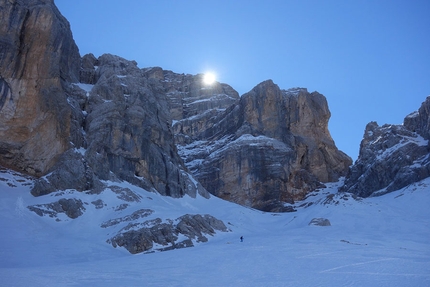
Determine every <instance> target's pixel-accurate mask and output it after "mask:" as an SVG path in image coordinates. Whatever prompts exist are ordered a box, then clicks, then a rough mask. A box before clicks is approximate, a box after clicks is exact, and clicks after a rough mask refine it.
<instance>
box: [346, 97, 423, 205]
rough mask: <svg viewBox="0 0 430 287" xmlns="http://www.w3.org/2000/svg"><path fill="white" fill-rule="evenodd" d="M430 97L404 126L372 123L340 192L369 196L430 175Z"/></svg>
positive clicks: (410, 116)
mask: <svg viewBox="0 0 430 287" xmlns="http://www.w3.org/2000/svg"><path fill="white" fill-rule="evenodd" d="M429 110H430V98H429V97H428V98H427V99H426V100H425V102H423V103H422V105H421V107H420V108H419V110H418V111H416V112H414V113H412V114H410V115H408V116H407V117H405V119H404V122H403V125H388V124H386V125H383V126H379V125H378V124H377V123H376V122H371V123H369V124H368V125H367V126H366V130H365V132H364V137H363V140H362V141H361V144H360V153H359V156H358V159H357V161H356V162H355V163H354V165H353V166H351V168H350V170H349V172H348V175H347V176H346V179H345V185H344V186H343V187H342V188H341V189H340V190H341V191H345V192H351V193H354V194H356V195H359V196H362V197H367V196H371V195H382V194H385V193H387V192H390V191H394V190H398V189H401V188H403V187H405V186H407V185H409V184H412V183H414V182H418V181H420V180H422V179H424V178H427V177H429V176H430V145H429V139H430V129H429V127H430V126H429V120H430V114H429Z"/></svg>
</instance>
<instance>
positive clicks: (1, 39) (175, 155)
mask: <svg viewBox="0 0 430 287" xmlns="http://www.w3.org/2000/svg"><path fill="white" fill-rule="evenodd" d="M0 4H1V5H0V7H2V8H1V9H0V15H1V17H0V22H1V24H2V25H0V166H2V168H1V173H2V176H1V177H0V183H1V188H2V189H1V191H2V192H4V193H2V196H4V203H3V206H2V210H3V211H4V212H3V214H4V218H5V220H3V221H2V224H3V225H4V226H7V228H8V232H7V234H8V236H6V237H5V238H3V246H4V248H6V249H2V251H1V252H3V253H2V255H4V256H2V257H4V258H11V259H10V260H8V261H5V265H4V267H5V268H6V267H7V266H8V265H10V266H15V265H14V264H18V265H17V266H19V267H22V266H23V265H22V264H24V265H25V263H23V262H21V261H22V260H23V259H24V258H27V259H28V260H30V261H32V260H37V258H38V257H43V253H49V256H50V257H49V258H46V259H43V260H46V261H44V262H46V264H48V265H53V264H56V263H61V262H62V261H61V258H59V257H56V255H55V254H52V253H51V251H47V250H48V249H49V248H48V247H47V246H45V245H44V242H49V243H50V244H52V246H56V247H55V248H57V249H61V247H60V245H58V244H59V243H58V238H55V236H59V237H60V238H61V239H62V240H65V238H67V237H68V236H71V238H72V239H70V240H68V239H67V240H66V241H67V242H68V244H70V245H72V244H76V242H80V243H79V244H81V243H82V242H86V243H85V244H88V245H85V244H84V245H81V246H80V247H82V248H83V250H84V251H85V250H90V251H89V254H90V256H94V258H96V260H98V259H103V260H104V259H106V257H105V255H104V254H105V253H106V254H109V256H112V257H113V258H116V256H117V254H118V253H117V252H122V251H118V250H126V252H128V253H132V254H135V253H150V252H157V251H165V250H171V249H182V248H184V247H190V246H199V245H200V243H202V242H207V241H208V240H209V239H211V241H212V240H215V241H216V240H221V239H214V238H213V236H214V235H216V237H217V238H218V237H219V238H224V239H225V238H228V237H229V236H236V237H239V236H238V235H239V234H238V233H239V232H240V233H243V234H244V235H245V237H246V238H247V237H248V236H252V234H253V232H257V233H259V234H260V235H259V236H261V237H263V235H262V234H263V231H264V230H266V229H264V228H263V227H264V223H261V225H259V228H262V230H259V229H258V228H257V229H256V227H255V226H254V227H253V226H252V224H251V223H250V222H252V221H253V220H256V221H257V222H268V223H269V222H273V226H272V227H271V228H268V229H267V231H268V232H269V233H273V232H274V230H276V228H275V227H274V226H275V225H277V226H278V227H279V226H282V225H286V224H287V223H288V222H290V221H293V220H294V222H300V223H297V225H296V227H297V228H299V229H300V230H302V231H300V232H299V233H300V234H301V235H304V234H303V233H306V232H307V230H308V229H302V228H305V226H307V224H308V223H309V222H311V221H312V220H313V219H315V220H313V221H312V222H316V223H317V224H323V225H327V224H329V222H331V223H333V220H335V224H334V225H336V224H337V223H336V220H337V221H339V218H341V215H340V212H341V211H339V210H338V209H336V208H337V206H338V205H339V204H340V205H343V206H347V207H345V209H341V210H342V212H345V213H348V212H350V211H349V208H351V209H354V208H357V206H360V205H359V204H361V202H366V204H367V203H369V204H370V205H372V202H373V203H374V202H377V203H378V204H383V203H382V202H383V200H382V199H380V200H379V199H368V200H366V201H363V199H362V197H369V196H374V195H383V194H386V193H388V192H395V191H397V196H403V195H405V198H413V195H411V194H412V193H413V191H414V190H415V189H419V190H421V189H422V193H425V188H424V187H427V181H426V179H427V178H428V176H429V168H428V154H429V150H428V139H429V135H430V133H429V118H430V117H429V114H428V110H429V106H428V105H429V100H426V102H425V103H423V105H422V107H421V108H420V109H419V110H418V111H417V112H415V113H413V114H411V115H409V116H407V117H406V118H405V122H404V124H403V125H399V126H395V125H384V126H382V127H379V126H378V125H377V124H376V123H374V122H372V123H369V124H368V125H367V127H366V131H365V135H364V139H363V141H362V143H361V147H360V156H359V158H358V160H357V161H356V162H355V163H354V164H353V165H352V161H351V159H350V158H349V157H348V156H347V155H346V154H344V153H343V152H341V151H339V150H338V149H337V147H336V146H335V143H334V141H333V139H332V138H331V135H330V133H329V130H328V121H329V119H330V116H331V114H330V111H329V108H328V103H327V100H326V98H325V97H324V96H323V95H322V94H320V93H318V92H308V91H307V90H306V89H305V88H292V89H287V90H285V89H281V88H279V87H278V86H277V85H276V84H275V83H273V81H271V80H267V81H264V82H262V83H260V84H258V85H256V86H255V87H254V88H253V89H252V90H251V91H249V92H248V93H246V94H244V95H242V96H239V95H238V93H237V92H236V91H235V90H234V89H233V88H232V87H231V86H229V85H228V84H224V83H214V84H212V85H207V84H204V83H203V81H202V77H203V75H189V74H178V73H175V72H172V71H167V70H163V69H162V68H160V67H150V68H143V69H141V68H139V67H138V65H137V63H136V62H135V61H130V60H126V59H124V58H122V57H119V56H115V55H110V54H104V55H101V56H100V57H98V58H96V57H95V56H94V55H92V54H87V55H84V56H82V57H81V56H80V55H79V50H78V48H77V46H76V44H75V43H74V41H73V37H72V33H71V31H70V25H69V23H68V22H67V20H66V19H65V18H64V17H63V16H62V15H61V13H60V12H59V11H58V9H57V8H56V7H55V5H54V2H53V1H52V0H28V1H23V0H0ZM344 176H345V179H344V181H343V177H344ZM411 187H413V188H415V189H410V188H411ZM401 188H405V190H407V191H408V192H404V191H403V190H402V191H399V189H401ZM338 189H339V190H340V192H339V193H338V192H337V190H338ZM392 196H393V195H390V197H385V198H391V199H392ZM222 199H224V200H227V201H230V202H225V201H224V200H222ZM317 199H318V200H317ZM419 199H420V200H423V199H424V200H425V199H426V195H425V194H420V195H419ZM392 200H394V199H392ZM347 202H348V203H347ZM349 202H352V203H351V204H349ZM395 202H396V206H397V202H407V203H408V204H410V202H409V201H408V199H405V201H403V200H400V201H399V200H397V201H395ZM237 204H239V205H240V206H238V205H237ZM312 206H315V208H313V207H312ZM412 206H413V207H415V204H412ZM324 208H329V209H330V210H332V208H333V210H336V211H334V213H335V214H336V215H335V216H333V218H324V217H323V216H324V214H325V213H324V212H322V210H324ZM405 208H406V207H405ZM218 209H219V211H218ZM256 209H257V210H258V211H257V210H256ZM233 210H234V212H233V213H231V214H230V212H231V211H233ZM304 210H307V211H304ZM309 210H313V211H312V212H313V213H314V214H313V216H312V218H310V217H311V216H310V214H311V211H309ZM375 210H376V209H360V212H370V213H371V214H373V215H375V214H378V213H375V212H376V211H375ZM390 210H391V209H390ZM418 210H419V212H417V214H416V217H419V216H425V215H426V211H424V210H423V209H422V208H421V207H420V208H418ZM294 211H295V212H294ZM279 212H292V213H291V214H289V215H286V214H279ZM299 213H302V214H306V216H305V217H303V215H299ZM244 214H253V215H252V216H251V217H252V220H251V219H249V222H248V224H247V225H242V223H241V222H242V221H241V220H242V219H243V218H244ZM318 214H321V216H319V215H318ZM405 214H406V213H405ZM254 215H255V216H254ZM391 215H392V213H384V217H383V219H381V221H380V222H379V224H382V225H383V222H382V221H384V220H389V217H387V216H391ZM278 216H279V220H277V219H276V220H273V221H272V220H269V219H272V217H273V218H277V217H278ZM299 216H300V218H304V219H303V220H301V221H296V220H295V218H296V217H297V218H298V217H299ZM354 216H356V217H357V216H359V215H358V213H357V214H354ZM245 218H246V216H245ZM424 218H425V217H424ZM414 219H416V218H415V216H414ZM368 220H370V219H369V218H368ZM8 222H10V223H8ZM405 222H408V220H403V221H402V220H401V221H400V223H399V224H402V226H404V225H405V224H406V223H405ZM420 222H421V221H420ZM33 223H34V224H36V226H37V227H36V229H39V230H41V231H40V232H38V231H37V230H36V234H37V236H39V237H38V238H37V239H36V240H39V241H38V242H35V243H34V244H30V242H31V241H28V240H29V239H27V237H29V238H31V237H32V232H33V231H34V230H33V229H31V225H32V224H33ZM422 224H423V226H424V227H423V230H419V228H418V227H417V226H415V225H414V227H413V228H412V229H411V230H412V231H413V232H417V234H420V235H427V234H428V226H427V225H426V223H425V222H424V223H422ZM47 226H48V227H49V228H47ZM339 226H342V225H339ZM342 227H343V228H345V229H344V230H343V231H339V232H340V233H339V234H338V235H339V236H341V237H342V238H341V239H339V238H338V237H336V238H337V239H338V240H343V241H341V242H343V243H345V244H351V242H352V244H354V243H355V242H356V241H354V240H352V241H351V240H350V239H345V238H344V236H345V234H347V233H344V232H345V231H351V229H350V228H346V227H345V226H342ZM28 228H30V229H28ZM306 228H307V227H306ZM339 228H340V227H339ZM21 229H22V231H20V230H21ZM304 230H306V231H304ZM360 230H361V231H363V232H371V230H369V229H366V228H363V229H360ZM251 231H252V232H251ZM260 232H261V233H260ZM15 233H16V234H17V236H18V237H15V235H14V234H15ZM245 233H246V234H245ZM233 234H234V235H233ZM281 235H282V236H283V237H284V236H285V237H287V236H288V233H282V234H279V236H281ZM318 235H321V234H318ZM50 236H51V237H53V238H51V237H50ZM405 237H407V235H405V234H402V236H400V237H397V238H398V240H399V241H401V240H402V238H405ZM305 238H307V237H305ZM358 238H360V239H363V237H362V236H358ZM331 239H332V238H331ZM337 239H336V240H337ZM384 239H387V237H384ZM60 241H61V240H60ZM275 241H276V242H278V240H275ZM413 241H414V242H416V241H418V242H420V244H421V241H420V240H419V239H417V238H415V237H414V238H413ZM14 242H17V244H16V246H15V243H14ZM18 242H19V243H18ZM228 242H230V241H228ZM228 242H227V243H228ZM224 243H225V242H224ZM25 244H29V246H30V247H31V246H33V245H34V246H37V248H38V249H40V250H41V251H40V252H39V251H31V250H28V247H22V245H25ZM378 244H380V242H378ZM412 245H413V244H411V245H408V248H409V247H411V246H412ZM8 246H15V247H13V248H12V249H11V250H14V251H13V252H12V253H11V252H9V251H7V247H8ZM17 246H19V247H20V248H24V249H25V250H26V251H28V252H29V255H28V256H27V255H25V254H23V253H20V252H18V250H16V248H17ZM221 246H222V245H221ZM399 246H400V245H399ZM302 247H303V246H302ZM397 247H398V246H397ZM424 247H427V245H424ZM52 248H53V247H52ZM218 248H219V246H218ZM336 248H337V247H336ZM399 248H400V247H399ZM402 248H403V247H402ZM422 249H423V248H422V246H420V248H419V250H422ZM74 252H75V251H70V253H69V252H66V253H67V256H66V257H67V258H66V259H65V260H66V261H67V263H73V262H75V261H74V260H75V259H76V262H81V261H82V258H83V256H84V255H82V253H80V252H81V251H80V250H77V251H76V252H77V253H79V255H77V257H78V258H76V257H75V253H74ZM13 253H16V254H17V255H16V256H15V255H14V254H13ZM84 253H85V252H84ZM121 254H122V253H121ZM387 254H392V253H391V252H387ZM124 256H125V255H124ZM303 256H304V255H303ZM426 258H427V257H426ZM27 259H26V260H27ZM14 260H16V261H14ZM40 260H42V259H40ZM90 261H91V260H90ZM29 264H30V265H32V263H29ZM325 270H331V269H330V268H327V269H325ZM420 278H422V277H420Z"/></svg>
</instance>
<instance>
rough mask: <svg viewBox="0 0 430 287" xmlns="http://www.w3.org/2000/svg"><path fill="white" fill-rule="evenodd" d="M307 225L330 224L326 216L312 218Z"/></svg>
mask: <svg viewBox="0 0 430 287" xmlns="http://www.w3.org/2000/svg"><path fill="white" fill-rule="evenodd" d="M309 225H315V226H331V223H330V220H328V219H327V218H313V219H312V220H311V221H310V222H309Z"/></svg>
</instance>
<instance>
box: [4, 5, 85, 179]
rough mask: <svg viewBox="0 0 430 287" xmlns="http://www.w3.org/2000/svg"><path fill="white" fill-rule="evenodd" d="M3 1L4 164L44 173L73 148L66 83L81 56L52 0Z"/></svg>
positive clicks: (73, 76) (76, 76)
mask: <svg viewBox="0 0 430 287" xmlns="http://www.w3.org/2000/svg"><path fill="white" fill-rule="evenodd" d="M0 7H1V9H0V23H1V25H0V164H2V165H4V166H8V167H13V168H14V169H18V170H21V171H24V172H26V173H29V174H32V175H42V174H44V173H45V172H46V171H47V170H48V169H49V168H50V167H52V166H53V165H54V163H55V162H56V158H57V157H58V156H59V155H60V154H62V153H63V152H64V151H65V150H67V149H68V148H69V134H70V118H71V117H70V114H71V111H70V107H69V105H68V103H67V98H66V95H65V93H64V89H63V84H64V82H65V81H69V82H70V81H71V82H76V81H78V79H79V65H80V56H79V52H78V48H77V47H76V45H75V42H74V41H73V38H72V33H71V31H70V27H69V23H68V22H67V20H66V19H65V18H64V17H63V16H62V15H61V14H60V12H59V11H58V10H57V8H56V7H55V6H54V5H53V1H48V0H46V1H42V0H27V1H20V0H9V1H6V0H2V1H0Z"/></svg>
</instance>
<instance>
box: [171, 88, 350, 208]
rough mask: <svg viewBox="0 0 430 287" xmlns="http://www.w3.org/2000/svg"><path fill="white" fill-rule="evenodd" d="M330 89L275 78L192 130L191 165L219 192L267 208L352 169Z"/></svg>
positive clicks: (187, 156)
mask: <svg viewBox="0 0 430 287" xmlns="http://www.w3.org/2000/svg"><path fill="white" fill-rule="evenodd" d="M329 118H330V112H329V109H328V106H327V101H326V99H325V97H324V96H323V95H321V94H319V93H316V92H314V93H308V92H307V91H306V89H291V90H281V89H279V87H278V86H277V85H275V84H274V83H273V82H272V81H271V80H269V81H265V82H263V83H261V84H259V85H257V86H256V87H255V88H254V89H253V90H252V91H250V92H249V93H247V94H245V95H243V96H242V97H241V98H240V100H239V101H237V102H236V103H235V104H233V105H232V106H230V107H229V108H227V109H225V110H224V111H223V112H222V113H220V114H218V115H217V116H214V117H213V118H210V119H209V123H205V125H204V126H205V127H206V128H204V129H201V130H199V131H198V132H197V133H195V134H188V136H189V138H191V139H193V140H194V141H191V143H189V144H186V145H180V146H179V147H178V148H179V152H180V154H181V155H182V157H183V158H184V160H185V162H186V164H187V166H188V167H189V169H190V170H191V171H192V172H193V174H194V175H195V176H196V178H197V179H198V180H199V181H200V182H201V183H202V185H203V186H204V187H205V188H206V189H207V190H208V191H209V192H210V193H212V194H214V195H217V196H219V197H221V198H224V199H226V200H230V201H233V202H236V203H239V204H242V205H246V206H251V207H254V208H257V209H261V210H267V211H287V209H286V208H284V207H283V202H293V201H294V200H299V199H302V198H303V197H304V196H305V195H306V194H307V193H308V192H309V191H312V190H314V189H316V188H318V187H321V186H322V182H329V181H336V180H337V179H338V178H339V177H340V176H342V175H345V174H346V172H347V170H348V167H349V165H350V164H351V162H352V161H351V159H350V158H349V157H348V156H347V155H345V154H344V153H342V152H340V151H339V150H338V149H337V148H336V146H335V144H334V142H333V140H332V138H331V136H330V133H329V132H328V129H327V126H328V120H329Z"/></svg>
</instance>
